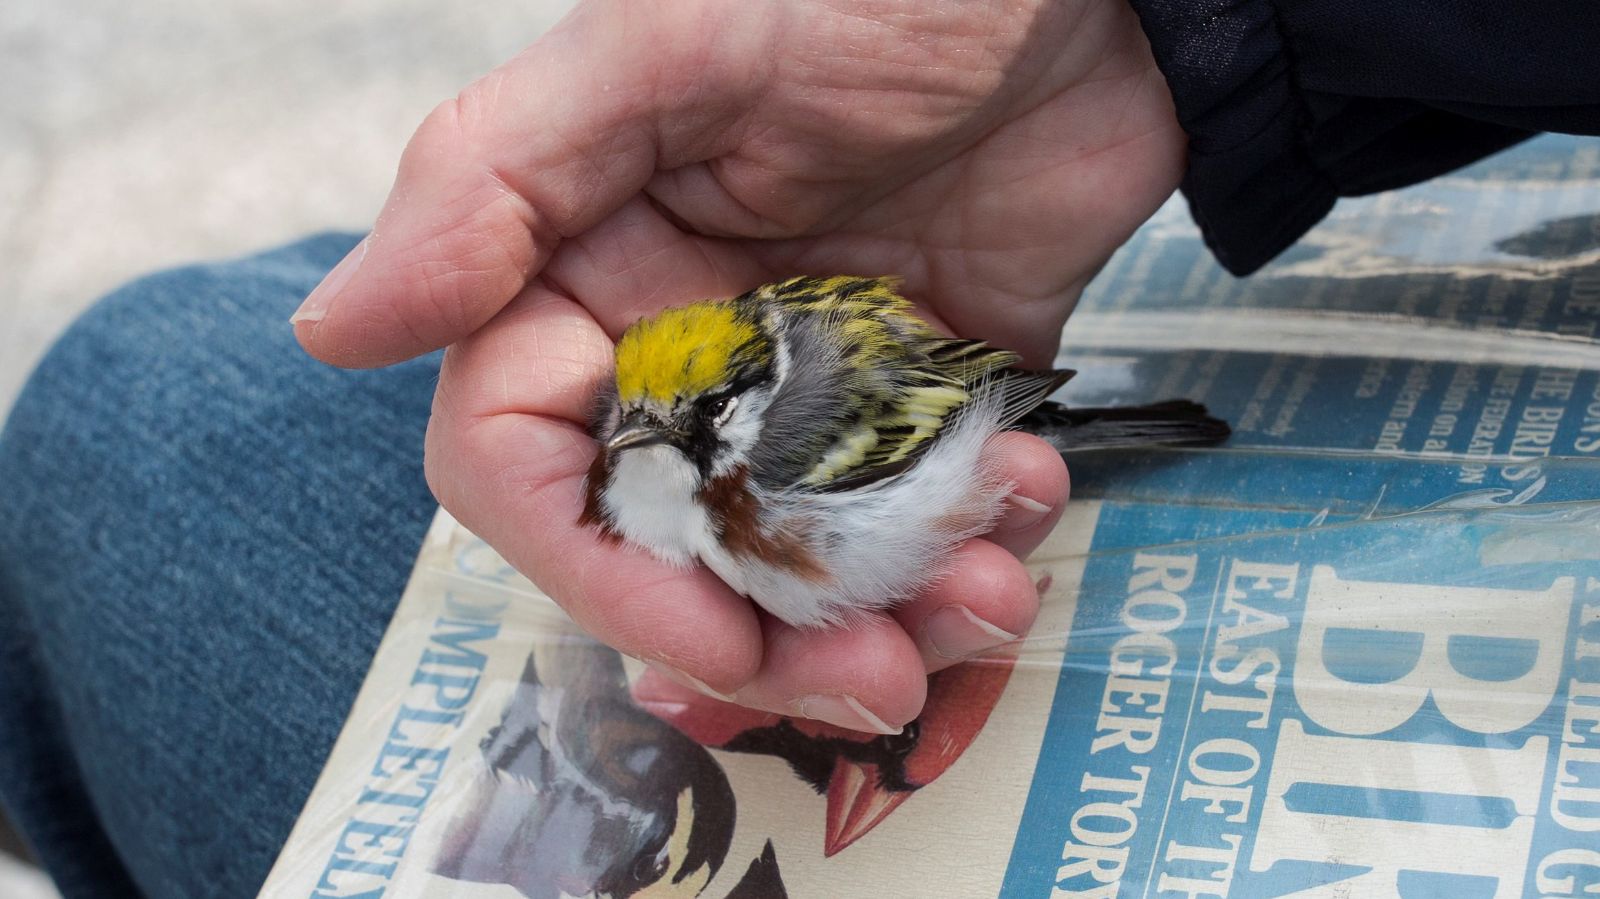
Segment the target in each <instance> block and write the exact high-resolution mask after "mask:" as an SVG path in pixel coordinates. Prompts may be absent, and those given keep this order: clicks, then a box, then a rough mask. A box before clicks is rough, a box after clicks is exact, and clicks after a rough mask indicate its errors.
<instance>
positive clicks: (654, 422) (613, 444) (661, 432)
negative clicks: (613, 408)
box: [606, 410, 673, 453]
mask: <svg viewBox="0 0 1600 899" xmlns="http://www.w3.org/2000/svg"><path fill="white" fill-rule="evenodd" d="M672 433H673V432H671V431H669V430H668V429H667V427H666V425H665V424H663V423H662V422H661V420H660V419H658V418H656V417H655V416H654V415H651V414H650V413H648V412H645V411H643V410H635V411H633V412H629V413H628V414H627V415H624V416H623V417H622V422H621V424H619V425H617V432H616V433H615V434H612V435H611V438H610V439H609V440H607V441H606V452H608V453H614V452H617V451H618V450H625V449H627V448H629V447H634V446H656V445H658V444H662V443H667V442H669V440H670V439H671V437H672Z"/></svg>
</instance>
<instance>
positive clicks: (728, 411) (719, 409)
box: [708, 396, 739, 428]
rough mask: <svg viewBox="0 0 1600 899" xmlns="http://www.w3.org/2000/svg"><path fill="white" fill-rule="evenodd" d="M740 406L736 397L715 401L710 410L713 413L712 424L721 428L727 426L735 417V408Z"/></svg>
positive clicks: (726, 397)
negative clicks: (729, 420)
mask: <svg viewBox="0 0 1600 899" xmlns="http://www.w3.org/2000/svg"><path fill="white" fill-rule="evenodd" d="M738 405H739V398H738V397H734V396H725V397H721V398H719V399H717V400H714V401H713V402H712V403H711V406H710V407H709V409H708V411H709V412H710V413H711V423H712V424H713V425H715V426H717V427H719V428H720V427H722V426H723V425H725V424H727V423H728V419H730V418H732V417H733V410H734V407H736V406H738Z"/></svg>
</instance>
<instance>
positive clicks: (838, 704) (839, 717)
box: [795, 694, 901, 734]
mask: <svg viewBox="0 0 1600 899" xmlns="http://www.w3.org/2000/svg"><path fill="white" fill-rule="evenodd" d="M795 713H796V714H798V715H799V716H800V717H802V718H811V719H813V720H816V721H826V722H827V723H829V724H832V725H834V726H835V727H843V728H845V729H847V730H858V731H862V732H865V733H869V734H897V733H899V732H900V731H901V728H898V727H890V726H889V724H888V723H887V722H885V721H884V720H883V719H882V718H879V717H878V716H877V715H874V714H872V713H871V712H870V711H868V710H867V707H866V706H864V705H862V704H861V703H860V702H859V701H857V700H856V698H855V697H854V696H823V695H820V694H818V695H815V696H807V697H805V698H803V699H800V700H799V701H797V702H796V703H795Z"/></svg>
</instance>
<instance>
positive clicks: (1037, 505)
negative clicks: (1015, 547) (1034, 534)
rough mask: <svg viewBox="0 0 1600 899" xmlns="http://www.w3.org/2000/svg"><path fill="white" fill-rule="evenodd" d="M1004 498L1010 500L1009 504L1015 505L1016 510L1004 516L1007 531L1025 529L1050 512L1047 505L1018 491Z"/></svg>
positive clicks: (1042, 519)
mask: <svg viewBox="0 0 1600 899" xmlns="http://www.w3.org/2000/svg"><path fill="white" fill-rule="evenodd" d="M1006 499H1008V500H1010V501H1011V505H1013V506H1016V507H1017V511H1016V512H1013V513H1011V514H1010V515H1007V516H1006V517H1005V524H1006V530H1008V531H1025V530H1027V529H1028V528H1031V527H1033V526H1034V525H1036V524H1038V523H1039V522H1041V521H1044V517H1045V516H1046V515H1049V514H1050V507H1049V506H1047V505H1045V504H1044V503H1041V502H1039V501H1038V500H1036V499H1032V498H1031V497H1026V496H1023V495H1022V494H1020V493H1013V494H1011V495H1010V496H1008V497H1006Z"/></svg>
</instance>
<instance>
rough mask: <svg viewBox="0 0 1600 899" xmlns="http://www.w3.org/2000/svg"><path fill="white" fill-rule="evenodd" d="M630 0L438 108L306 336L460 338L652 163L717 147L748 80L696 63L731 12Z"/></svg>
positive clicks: (420, 348)
mask: <svg viewBox="0 0 1600 899" xmlns="http://www.w3.org/2000/svg"><path fill="white" fill-rule="evenodd" d="M756 6H759V4H756ZM626 7H627V4H626V3H625V2H624V0H615V2H612V0H602V2H598V3H592V4H586V5H585V6H583V7H581V8H580V9H578V10H577V11H575V12H574V13H573V14H572V15H571V16H569V17H568V19H567V20H565V21H563V22H562V23H561V24H559V25H557V26H556V28H555V29H553V30H552V31H551V32H549V33H548V34H546V35H545V36H544V37H542V38H541V39H540V40H539V41H538V42H537V43H535V44H534V45H533V46H532V47H530V48H529V49H528V50H526V51H524V52H523V53H522V54H521V55H519V56H518V57H516V58H515V59H513V60H512V61H510V62H509V63H507V64H505V65H504V66H501V67H500V68H498V69H496V70H495V71H493V72H491V73H489V74H488V75H487V76H485V77H484V78H482V79H480V80H479V81H477V82H475V83H473V84H472V85H470V86H469V87H467V88H466V89H465V90H464V91H462V93H461V94H460V95H459V96H457V97H456V98H455V99H452V100H448V101H446V102H444V103H442V104H440V105H439V106H438V107H437V108H436V109H434V111H433V112H432V113H431V114H430V115H429V116H428V117H427V119H426V120H424V121H423V123H422V125H421V127H419V128H418V129H417V132H416V134H415V135H414V136H413V137H412V139H411V141H410V143H409V144H408V145H407V146H406V150H405V153H404V154H403V155H402V157H401V160H400V167H399V172H398V173H397V175H396V177H395V183H394V187H393V188H392V189H391V191H390V194H389V198H388V200H387V201H386V203H385V205H384V207H383V211H382V212H381V213H380V214H379V216H378V220H377V223H376V225H375V227H374V229H373V231H372V233H371V234H369V235H368V236H367V238H366V239H365V240H363V241H362V242H361V244H360V245H358V246H357V247H356V248H355V249H354V250H352V251H351V253H350V255H349V256H347V257H346V258H345V259H344V261H342V262H340V263H339V265H338V266H336V267H335V268H334V269H333V271H331V272H330V273H329V274H328V276H327V277H326V278H325V279H324V280H323V282H322V283H321V284H320V285H319V286H318V287H317V288H316V290H314V291H312V293H311V295H310V296H309V297H308V298H307V299H306V301H305V303H304V304H303V305H302V306H301V308H300V310H299V311H298V312H296V313H295V315H294V317H293V318H292V319H291V322H293V325H294V328H295V334H296V336H297V337H298V338H299V340H300V343H301V345H302V346H304V347H305V349H306V351H307V352H309V353H310V354H311V355H313V356H315V357H317V358H318V359H321V360H323V361H324V362H329V363H332V364H334V365H341V366H346V367H371V366H380V365H388V364H391V363H394V362H398V361H401V360H403V359H407V358H410V357H412V356H416V355H419V354H421V353H425V352H429V351H431V350H434V349H437V348H439V347H442V346H446V345H448V344H450V343H453V342H455V341H456V340H458V339H460V338H461V337H463V336H465V335H467V334H469V333H471V332H473V331H475V330H477V329H478V328H479V327H480V326H482V325H483V324H484V323H485V322H487V321H488V320H489V319H490V318H491V317H493V316H494V314H495V313H496V312H498V311H499V310H500V309H501V308H502V307H503V306H505V304H506V303H508V302H510V301H511V299H512V298H513V297H515V296H516V295H517V294H518V292H520V291H521V290H522V288H523V287H524V286H525V285H526V284H527V282H528V281H529V279H531V278H532V277H533V276H534V275H536V274H537V273H538V272H539V271H540V269H542V268H543V267H544V265H545V263H546V262H547V261H548V260H549V258H550V254H551V253H552V252H553V251H554V249H555V247H556V246H557V245H558V244H559V243H560V241H561V239H562V238H563V237H566V236H570V235H573V234H577V233H579V232H582V231H583V230H585V229H587V228H589V227H590V226H592V225H594V224H595V223H597V222H599V221H600V220H601V219H603V218H604V217H605V216H607V215H608V214H610V213H611V212H613V211H614V210H616V209H617V208H618V207H620V206H621V205H622V204H623V203H624V202H625V201H627V200H628V199H629V198H630V197H631V196H633V195H634V194H636V193H637V192H638V191H639V190H640V189H641V188H642V187H644V185H645V184H646V182H647V181H648V180H649V179H650V177H651V175H652V174H653V173H654V171H655V170H656V168H657V166H658V165H664V164H668V163H670V164H672V165H683V164H687V163H689V162H694V161H699V160H701V159H706V158H710V157H711V156H713V155H715V154H716V153H717V152H718V150H719V146H718V141H719V137H718V136H719V135H720V134H722V133H725V132H727V131H728V130H729V128H728V125H729V124H730V123H731V122H732V121H733V120H734V118H735V117H736V116H737V110H738V109H740V108H744V107H745V106H746V105H747V104H745V103H742V102H740V95H743V96H750V95H751V94H750V92H751V91H752V90H754V87H753V85H751V84H750V80H751V79H749V78H748V77H747V75H748V72H742V73H741V79H742V83H741V81H740V80H736V79H734V78H731V77H723V78H721V81H722V82H724V83H722V84H717V83H709V84H708V83H704V82H706V81H708V80H710V81H715V80H716V76H715V73H716V72H729V71H738V69H737V68H732V69H730V68H728V67H716V68H713V69H712V70H711V71H712V73H713V75H712V76H711V78H709V79H708V78H705V77H702V74H701V73H702V72H703V71H704V69H703V68H702V67H701V64H702V63H703V60H704V58H705V56H706V54H707V53H712V54H716V53H720V52H728V50H729V49H730V48H726V47H716V46H714V44H715V43H716V42H718V41H724V42H725V41H726V39H727V38H728V36H729V35H732V34H737V33H738V32H737V28H738V26H737V25H736V24H731V23H728V22H726V21H724V22H719V23H718V25H719V27H717V28H706V27H705V24H704V23H702V22H697V21H695V19H696V17H692V16H690V17H684V16H679V17H677V18H676V19H674V15H675V14H674V13H673V12H672V7H671V6H670V5H655V6H648V7H633V8H631V9H628V8H626ZM658 10H659V11H658ZM625 13H626V14H625ZM690 83H692V86H693V88H694V89H693V90H690V89H687V87H686V84H690Z"/></svg>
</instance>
